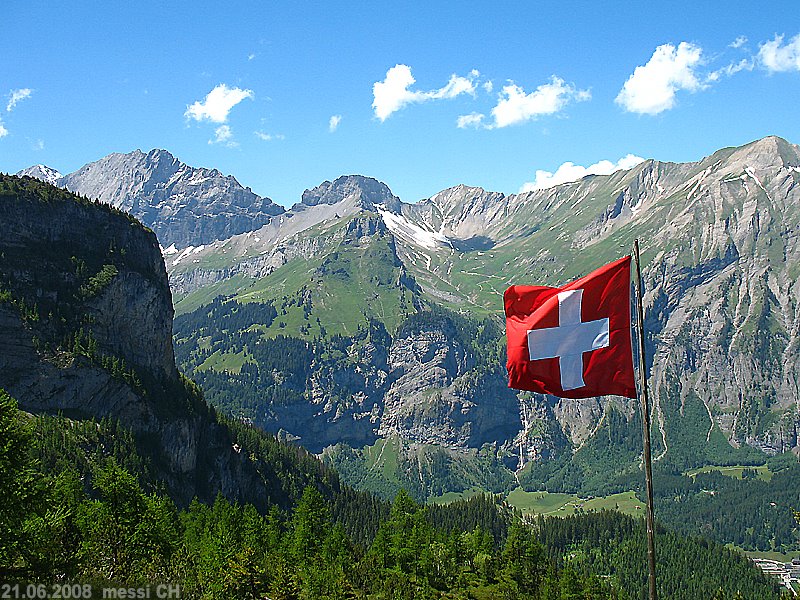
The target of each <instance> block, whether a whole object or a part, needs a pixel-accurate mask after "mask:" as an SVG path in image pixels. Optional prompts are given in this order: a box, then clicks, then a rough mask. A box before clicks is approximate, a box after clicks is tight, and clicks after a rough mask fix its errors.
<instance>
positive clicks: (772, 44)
mask: <svg viewBox="0 0 800 600" xmlns="http://www.w3.org/2000/svg"><path fill="white" fill-rule="evenodd" d="M758 60H759V62H760V63H761V64H762V65H764V68H765V69H766V70H767V71H769V72H770V73H777V72H780V71H800V33H798V34H797V35H796V36H794V37H793V38H792V39H791V40H789V42H788V43H787V44H786V45H784V44H783V36H782V35H776V36H775V38H774V39H773V40H771V41H769V42H764V43H763V44H759V46H758Z"/></svg>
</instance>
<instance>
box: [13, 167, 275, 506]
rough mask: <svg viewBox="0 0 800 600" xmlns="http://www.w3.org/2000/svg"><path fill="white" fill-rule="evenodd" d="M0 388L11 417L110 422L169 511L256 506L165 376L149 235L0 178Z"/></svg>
mask: <svg viewBox="0 0 800 600" xmlns="http://www.w3.org/2000/svg"><path fill="white" fill-rule="evenodd" d="M0 212H2V215H3V217H2V219H0V387H1V388H3V389H5V390H7V391H8V392H9V393H10V394H11V395H12V396H13V397H15V398H16V399H17V401H18V403H19V406H20V408H21V409H23V410H26V411H30V412H34V413H38V412H46V413H51V414H54V413H58V412H60V413H63V414H64V415H65V416H67V417H71V418H81V419H85V418H98V419H99V418H102V417H110V418H112V419H118V420H119V421H120V423H121V424H122V425H123V426H124V427H126V428H128V429H130V430H131V431H132V432H133V433H134V434H135V435H136V436H138V437H139V438H140V439H146V440H147V447H146V451H147V453H148V455H149V456H150V457H151V458H153V459H154V461H153V462H154V469H155V471H156V472H155V475H156V476H158V477H159V478H160V479H162V480H163V481H164V482H165V483H166V485H167V486H168V488H169V490H170V492H171V494H172V495H173V497H174V498H175V499H176V500H177V501H178V502H179V503H183V504H185V503H188V502H189V501H190V500H191V499H192V498H193V497H195V496H198V497H200V498H201V499H206V500H212V499H213V498H214V496H215V495H216V494H217V492H222V493H223V494H225V495H226V496H228V497H230V498H232V499H238V500H240V501H249V502H254V503H256V504H257V505H262V506H263V504H264V500H265V499H264V493H263V489H262V490H261V491H259V486H260V483H259V481H260V480H259V477H258V475H257V474H256V473H255V472H253V470H252V469H251V467H250V466H249V465H248V464H247V461H246V459H244V458H242V456H241V455H239V454H237V453H236V452H234V451H233V450H232V448H231V442H230V439H229V437H228V434H227V432H226V431H225V430H224V429H223V428H222V427H221V426H220V425H218V424H217V423H216V422H215V421H214V419H213V418H212V417H211V416H210V415H209V414H208V412H207V411H206V410H205V408H204V405H203V404H202V401H201V400H199V399H198V398H197V397H193V396H192V393H191V390H190V389H189V388H188V387H187V384H186V383H185V382H184V381H182V380H181V379H180V377H179V375H178V372H177V369H176V367H175V361H174V356H173V347H172V338H171V334H172V315H173V309H172V299H171V295H170V291H169V285H168V281H167V275H166V270H165V268H164V264H163V260H162V258H161V254H160V250H159V245H158V242H157V240H156V237H155V235H154V234H153V233H152V231H149V230H147V229H146V228H144V227H143V226H142V225H141V223H139V222H137V221H136V220H134V219H133V218H132V217H130V216H129V215H126V214H125V213H122V212H120V211H117V210H116V209H113V208H110V207H108V206H105V205H102V204H97V203H92V202H89V201H86V200H80V199H78V198H76V197H74V196H73V195H72V194H69V193H67V192H65V191H63V190H61V189H59V188H56V187H52V186H50V185H46V184H43V183H39V182H37V181H35V180H34V179H31V178H27V177H25V178H17V177H11V176H0Z"/></svg>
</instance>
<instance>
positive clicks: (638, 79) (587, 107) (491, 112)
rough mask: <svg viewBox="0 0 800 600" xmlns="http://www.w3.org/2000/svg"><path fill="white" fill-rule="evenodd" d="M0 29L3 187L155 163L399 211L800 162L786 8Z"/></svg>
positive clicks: (22, 23)
mask: <svg viewBox="0 0 800 600" xmlns="http://www.w3.org/2000/svg"><path fill="white" fill-rule="evenodd" d="M227 4H230V5H231V6H227ZM3 21H4V28H3V36H2V37H0V170H2V171H4V172H16V171H17V170H19V169H22V168H24V167H27V166H30V165H32V164H37V163H44V164H46V165H48V166H51V167H53V168H56V169H58V170H59V171H61V172H62V173H68V172H71V171H73V170H75V169H77V168H79V167H80V166H82V165H83V164H85V163H87V162H90V161H93V160H97V159H98V158H101V157H102V156H104V155H106V154H108V153H111V152H130V151H131V150H134V149H136V148H140V149H142V150H149V149H151V148H165V149H167V150H169V151H170V152H172V153H173V154H175V155H176V156H177V157H178V158H179V159H181V160H182V161H184V162H186V163H188V164H190V165H192V166H205V167H214V168H217V169H219V170H221V171H222V172H223V173H226V174H233V175H234V176H235V177H236V178H237V179H238V180H239V181H240V182H241V183H242V184H243V185H246V186H249V187H251V188H253V190H254V191H256V192H257V193H259V194H262V195H266V196H269V197H271V198H272V199H273V200H275V201H276V202H279V203H281V204H284V205H291V204H292V203H294V202H296V201H298V200H299V198H300V195H301V193H302V191H303V190H304V189H306V188H309V187H313V186H315V185H317V184H319V183H320V182H321V181H323V180H325V179H332V178H335V177H337V176H339V175H342V174H351V173H359V174H364V175H369V176H372V177H376V178H378V179H380V180H382V181H384V182H385V183H387V184H388V185H389V187H390V188H391V189H392V190H393V191H394V192H395V194H397V195H398V196H400V197H401V199H403V200H404V201H406V202H413V201H416V200H419V199H421V198H425V197H429V196H431V195H433V194H434V193H436V192H438V191H440V190H441V189H444V188H446V187H449V186H453V185H457V184H459V183H465V184H468V185H477V186H481V187H484V188H486V189H490V190H494V191H501V192H506V193H515V192H518V191H520V190H521V189H523V188H524V189H530V188H532V187H536V186H544V185H548V184H549V183H553V182H555V181H559V180H562V179H565V178H568V177H570V176H571V177H576V176H578V175H580V174H582V173H584V172H586V170H585V168H588V167H590V166H591V165H598V163H599V166H595V167H594V168H593V169H592V170H593V171H598V172H603V171H608V170H610V169H613V168H614V167H615V166H617V165H623V166H629V165H630V164H633V163H635V162H636V160H637V159H638V158H657V159H660V160H667V161H687V160H697V159H699V158H701V157H702V156H704V155H707V154H709V153H711V152H713V151H714V150H717V149H719V148H722V147H725V146H734V145H740V144H743V143H746V142H749V141H752V140H754V139H758V138H760V137H763V136H765V135H771V134H775V135H780V136H782V137H784V138H786V139H788V140H789V141H791V142H794V143H800V119H798V106H799V105H800V8H798V5H797V2H796V1H795V0H792V1H776V2H771V3H769V4H768V5H758V4H757V3H752V2H725V3H722V2H710V1H705V2H697V1H694V2H679V1H676V2H661V3H652V2H624V3H623V2H607V3H597V2H492V3H489V2H468V1H462V2H448V3H428V2H426V3H422V2H419V3H418V2H397V1H394V2H381V1H374V2H369V3H354V2H350V3H345V2H335V1H329V2H319V3H310V2H309V3H302V2H235V3H217V2H213V3H212V2H179V1H175V2H150V1H146V0H142V1H137V2H130V3H126V2H108V1H104V2H90V1H85V2H72V3H56V2H37V1H34V0H23V1H20V0H6V2H4V4H3ZM601 161H606V162H601ZM620 161H622V162H620ZM564 163H572V165H573V166H572V167H571V168H569V166H568V167H567V168H563V167H562V165H563V164H564ZM559 167H562V168H561V171H560V172H559V171H558V169H559ZM537 171H541V173H539V174H538V175H537ZM547 173H551V174H552V173H558V177H556V178H555V179H554V178H553V177H548V176H547ZM562 175H564V177H562Z"/></svg>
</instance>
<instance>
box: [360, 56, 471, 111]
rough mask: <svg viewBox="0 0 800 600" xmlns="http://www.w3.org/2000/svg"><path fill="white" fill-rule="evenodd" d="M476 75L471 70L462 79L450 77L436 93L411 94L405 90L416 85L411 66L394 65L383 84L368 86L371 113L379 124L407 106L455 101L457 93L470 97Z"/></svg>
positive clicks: (376, 83)
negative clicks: (370, 97)
mask: <svg viewBox="0 0 800 600" xmlns="http://www.w3.org/2000/svg"><path fill="white" fill-rule="evenodd" d="M479 76H480V73H479V72H478V71H476V70H474V69H473V70H472V71H470V73H469V75H467V76H466V77H461V76H459V75H455V74H453V75H451V76H450V80H449V81H448V82H447V84H446V85H445V86H444V87H441V88H439V89H438V90H431V91H428V92H423V91H414V90H411V89H409V88H410V87H411V86H412V85H414V84H415V83H416V79H414V76H413V75H412V74H411V67H409V66H408V65H395V66H393V67H392V68H391V69H389V70H388V71H386V77H385V78H384V80H383V81H376V82H375V83H374V84H373V85H372V95H373V101H372V108H373V109H374V110H375V116H376V117H378V118H379V119H380V120H381V121H385V120H386V119H388V118H389V116H391V114H392V113H395V112H397V111H398V110H400V109H402V108H404V107H405V106H407V105H409V104H413V103H420V102H427V101H428V100H439V99H446V98H455V97H456V96H458V95H460V94H471V95H474V94H475V86H476V80H477V78H478V77H479Z"/></svg>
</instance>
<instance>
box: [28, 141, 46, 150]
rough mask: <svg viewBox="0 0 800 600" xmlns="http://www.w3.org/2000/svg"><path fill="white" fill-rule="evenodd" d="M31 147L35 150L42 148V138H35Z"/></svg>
mask: <svg viewBox="0 0 800 600" xmlns="http://www.w3.org/2000/svg"><path fill="white" fill-rule="evenodd" d="M31 148H33V149H34V150H37V151H39V150H44V140H42V139H39V140H36V141H35V142H33V144H31Z"/></svg>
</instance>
